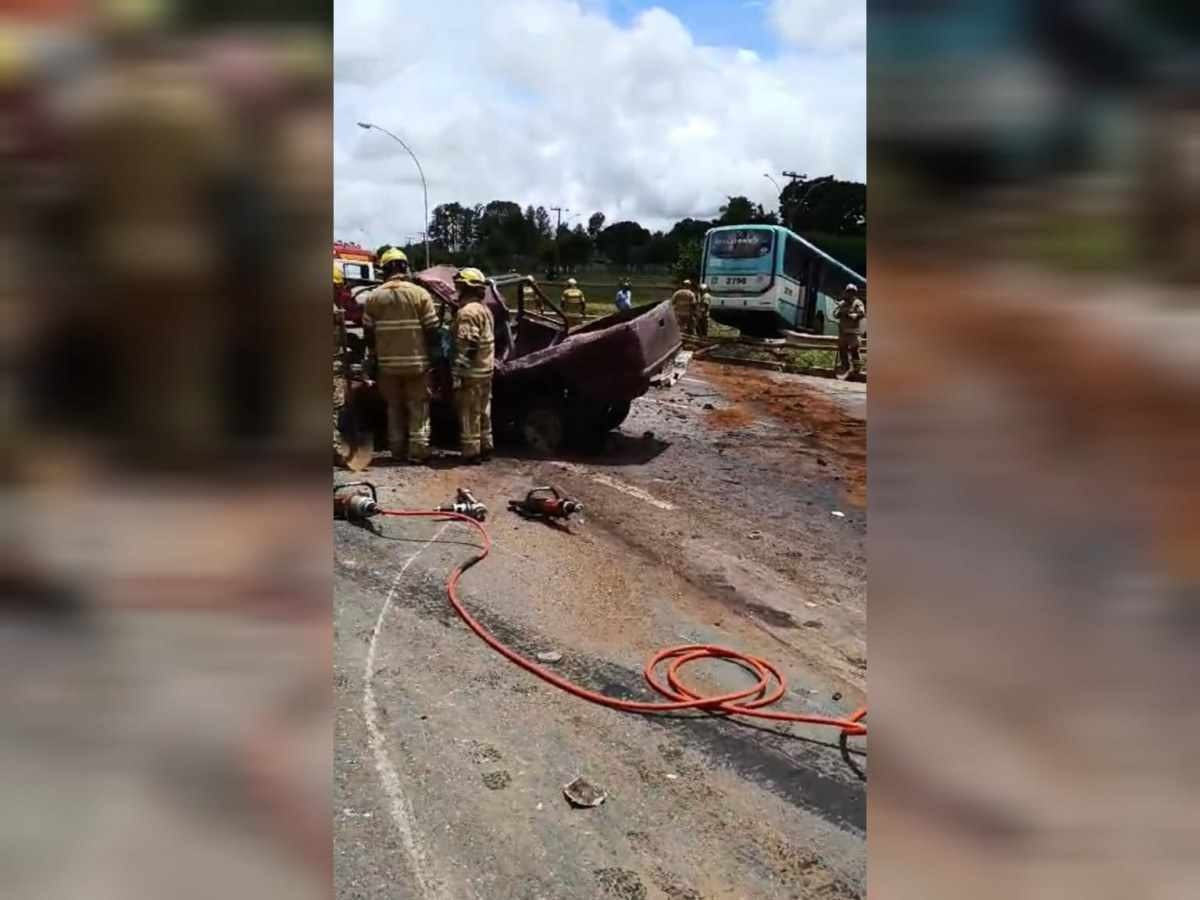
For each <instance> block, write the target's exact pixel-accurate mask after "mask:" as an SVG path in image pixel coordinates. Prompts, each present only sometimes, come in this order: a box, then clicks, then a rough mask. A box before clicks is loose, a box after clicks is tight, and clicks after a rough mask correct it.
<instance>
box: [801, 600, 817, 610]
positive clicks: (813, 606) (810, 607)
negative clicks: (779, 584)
mask: <svg viewBox="0 0 1200 900" xmlns="http://www.w3.org/2000/svg"><path fill="white" fill-rule="evenodd" d="M804 605H805V606H807V607H808V608H809V609H816V608H817V604H815V603H813V602H812V601H811V600H806V601H804Z"/></svg>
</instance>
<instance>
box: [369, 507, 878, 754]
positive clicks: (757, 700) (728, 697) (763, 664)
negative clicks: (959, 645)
mask: <svg viewBox="0 0 1200 900" xmlns="http://www.w3.org/2000/svg"><path fill="white" fill-rule="evenodd" d="M380 512H381V514H382V515H385V516H397V517H403V518H432V519H452V520H455V521H458V522H464V523H465V524H467V525H470V526H471V527H472V528H474V529H475V530H476V531H478V532H479V534H480V536H481V537H482V538H483V549H482V551H481V552H480V553H479V554H478V555H477V556H475V557H473V558H472V559H470V560H468V561H467V562H466V563H463V564H462V565H460V566H459V567H458V568H456V569H455V570H454V571H453V572H452V573H451V575H450V580H449V581H448V582H447V583H446V595H447V596H448V597H449V598H450V604H451V605H452V606H453V607H454V610H455V612H457V613H458V615H459V617H460V618H462V620H463V621H464V622H465V623H466V625H467V627H468V628H470V629H471V630H472V631H473V632H475V634H477V635H478V636H479V638H480V639H481V640H482V641H483V642H484V643H485V644H487V645H488V646H489V647H491V648H492V649H493V650H495V651H496V652H497V653H499V654H500V655H501V656H503V657H505V658H506V659H508V660H509V661H510V662H513V663H515V664H516V665H518V666H520V667H521V668H522V669H524V670H525V671H527V672H530V673H531V674H533V675H536V676H537V677H538V678H540V679H542V680H543V681H547V682H549V683H550V684H552V685H554V686H555V687H557V688H561V689H562V690H564V691H566V692H567V693H568V694H572V695H574V696H576V697H579V698H580V699H581V700H587V701H589V702H591V703H597V704H599V705H600V706H607V707H608V708H610V709H619V710H622V711H624V712H636V713H658V712H673V711H675V710H680V709H703V710H708V711H709V712H719V713H725V714H728V715H737V716H751V717H754V718H758V719H772V720H774V721H777V722H805V723H807V724H810V725H829V726H830V727H833V728H838V729H840V730H841V731H842V732H843V733H844V734H846V735H865V734H866V733H867V726H866V725H865V724H863V722H862V720H863V719H864V718H866V715H867V709H866V707H865V706H864V707H863V708H861V709H859V710H857V711H855V712H854V713H853V714H852V715H851V716H850V717H849V718H847V719H837V718H832V717H830V716H810V715H802V714H800V713H790V712H773V711H771V710H767V709H763V707H765V706H769V705H770V704H772V703H774V702H775V701H777V700H778V699H779V698H780V697H782V696H783V694H784V692H785V691H786V690H787V683H786V682H785V681H784V679H783V675H782V674H781V673H780V671H779V670H778V669H777V668H775V666H773V665H772V664H771V663H769V662H767V661H766V660H765V659H760V658H758V657H756V656H750V655H749V654H746V653H739V652H738V651H736V650H729V649H727V648H725V647H717V646H714V645H712V644H683V645H681V646H678V647H669V648H668V649H666V650H660V651H659V652H658V653H656V654H655V655H654V656H653V657H651V659H650V661H649V662H648V663H646V668H645V670H644V671H643V673H642V674H643V675H644V676H645V678H646V682H647V683H648V684H649V685H650V687H652V688H653V689H654V690H655V691H657V692H658V693H659V694H661V695H662V696H664V697H666V698H667V702H666V703H646V702H643V701H640V700H619V699H617V698H615V697H608V696H606V695H604V694H599V693H596V692H595V691H589V690H588V689H587V688H584V687H580V686H579V685H577V684H575V682H573V681H568V680H567V679H565V678H563V677H562V676H560V675H557V674H555V673H554V672H551V671H550V670H549V669H546V668H544V667H543V666H539V665H538V664H537V663H536V662H533V661H532V660H529V659H526V658H525V657H523V656H521V655H520V654H519V653H517V652H516V651H514V650H512V649H510V648H509V647H507V646H505V645H504V644H502V643H501V642H500V640H499V639H498V638H496V636H495V635H493V634H492V633H491V632H490V631H488V630H487V629H486V628H484V627H483V625H481V624H480V623H479V621H478V620H477V619H476V618H475V617H474V616H472V615H471V614H470V613H469V612H467V609H466V607H465V606H463V604H462V601H461V600H459V598H458V581H459V579H460V578H461V577H462V576H463V573H464V572H466V571H467V570H468V569H470V568H471V567H472V566H475V565H476V564H478V563H480V562H482V561H483V560H484V559H485V558H486V557H487V555H488V553H490V552H491V549H492V539H491V537H490V536H489V535H488V533H487V529H485V528H484V527H483V525H481V524H480V523H479V522H477V521H475V520H474V519H472V518H470V517H469V516H463V515H459V514H458V513H449V512H426V511H423V510H422V511H417V510H413V511H408V510H389V509H385V510H381V511H380ZM700 659H726V660H729V661H730V662H733V663H735V664H737V665H739V666H741V667H742V668H743V669H746V670H747V671H749V672H752V673H754V675H755V676H757V678H758V683H757V684H755V685H753V686H752V687H749V688H746V689H744V690H741V691H736V692H734V693H731V694H720V695H718V696H715V697H705V696H702V695H700V694H698V693H696V692H695V691H693V690H692V689H691V688H689V687H688V686H687V685H686V684H685V683H684V682H683V680H682V678H681V677H680V674H679V673H680V670H681V669H682V668H683V667H684V666H686V665H688V664H689V663H693V662H695V661H696V660H700ZM668 661H669V663H668V665H667V667H666V670H665V674H666V683H665V684H664V683H663V682H661V681H660V680H659V678H658V674H657V673H658V667H659V665H660V664H662V663H664V662H668ZM772 684H773V686H772Z"/></svg>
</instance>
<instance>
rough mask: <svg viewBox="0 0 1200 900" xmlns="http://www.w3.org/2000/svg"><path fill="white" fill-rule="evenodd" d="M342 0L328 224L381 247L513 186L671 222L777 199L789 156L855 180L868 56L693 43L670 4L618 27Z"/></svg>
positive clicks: (860, 168) (804, 167)
mask: <svg viewBox="0 0 1200 900" xmlns="http://www.w3.org/2000/svg"><path fill="white" fill-rule="evenodd" d="M394 8H395V7H394V4H393V3H391V2H389V0H342V2H339V3H338V4H337V6H336V17H337V18H336V23H335V47H336V72H335V82H336V99H335V110H334V141H335V148H334V160H335V163H334V164H335V173H336V180H337V188H336V192H335V234H337V235H338V236H339V237H342V238H348V239H351V240H360V241H363V242H364V243H367V244H369V245H375V244H378V243H382V242H384V241H387V240H397V239H400V240H403V239H404V238H405V237H406V236H407V235H410V234H413V233H415V232H417V231H420V230H421V227H422V210H421V187H420V181H419V179H418V177H417V173H416V169H415V167H414V166H413V164H412V161H411V160H410V159H409V158H408V156H407V154H405V153H404V151H403V150H402V149H401V148H400V147H399V146H397V145H396V144H395V143H394V142H392V141H391V139H390V138H388V137H387V136H386V135H383V134H381V133H379V132H377V131H370V132H367V131H363V130H361V129H359V128H357V127H356V126H355V123H356V122H357V121H359V120H368V121H373V122H376V123H378V124H379V125H381V126H383V127H385V128H390V129H392V130H393V131H395V132H396V133H397V134H399V135H400V136H401V137H402V138H403V139H404V140H405V141H406V142H407V143H408V144H409V146H411V147H412V148H413V150H414V151H415V152H416V153H417V155H418V156H419V157H420V159H421V162H422V165H423V166H424V168H425V173H426V176H427V177H428V181H429V201H430V205H431V206H436V205H437V204H438V203H444V202H449V201H452V200H458V201H460V202H463V203H480V202H486V201H488V200H493V199H500V200H515V201H517V202H518V203H520V204H522V205H527V204H533V205H535V206H536V205H544V206H547V207H549V206H565V207H568V208H569V209H571V210H572V211H578V212H581V213H582V214H583V219H582V221H586V218H587V216H588V215H590V213H591V212H592V211H593V210H597V209H599V210H602V211H603V212H604V213H605V215H606V216H607V217H608V220H609V221H610V222H612V221H616V220H618V219H621V218H634V219H637V220H638V221H640V222H642V223H643V224H645V225H647V226H648V227H652V228H662V227H669V226H670V225H671V224H672V223H673V222H674V221H675V220H676V219H679V218H682V217H684V216H711V215H714V214H715V213H716V210H717V208H718V207H719V206H720V205H721V204H722V203H723V202H724V199H725V197H726V196H727V195H730V194H746V195H747V196H750V197H751V198H752V199H754V200H755V201H757V202H761V203H763V204H764V205H766V206H768V207H770V206H773V205H774V204H775V192H774V188H772V187H771V184H770V182H768V181H767V180H766V179H764V178H763V173H764V172H771V173H772V174H773V175H775V177H776V178H777V179H778V177H779V176H778V173H779V171H780V170H782V169H784V168H791V169H796V170H798V171H801V172H808V173H809V174H824V173H827V172H833V173H835V174H837V175H839V176H842V177H847V178H856V179H862V178H864V177H865V170H866V162H865V144H866V140H865V137H866V136H865V127H866V111H865V110H866V103H865V95H866V85H865V63H864V60H863V58H862V55H861V54H853V53H850V54H847V53H845V52H836V53H825V54H822V53H815V52H803V53H801V52H790V51H789V52H788V53H785V54H784V55H783V56H780V57H777V58H770V59H768V58H761V57H760V56H758V55H757V54H754V53H749V52H746V51H744V50H738V49H737V48H734V47H727V48H718V47H712V46H702V45H698V44H697V43H696V42H695V40H694V39H693V38H692V36H691V34H690V32H689V31H688V29H687V28H686V27H685V26H684V24H683V23H682V22H680V21H679V19H678V18H676V17H675V16H673V15H672V14H670V13H668V12H666V11H664V10H661V9H651V10H648V11H645V12H643V13H641V14H640V15H639V16H638V17H637V18H635V19H634V21H633V22H632V24H631V25H630V26H629V27H628V28H621V27H618V26H616V25H615V24H613V23H612V21H610V20H609V19H608V18H607V17H606V16H605V15H604V13H603V8H602V6H601V5H600V4H596V3H587V4H582V5H581V4H580V3H578V2H571V0H510V2H505V3H494V2H489V0H443V2H441V3H435V4H425V5H422V6H420V7H418V6H415V5H412V4H405V11H404V16H403V17H402V20H401V21H400V22H399V24H398V25H396V24H395V23H394V19H395V13H394Z"/></svg>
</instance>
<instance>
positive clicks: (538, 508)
mask: <svg viewBox="0 0 1200 900" xmlns="http://www.w3.org/2000/svg"><path fill="white" fill-rule="evenodd" d="M508 508H509V509H510V510H512V511H513V512H515V513H516V514H517V515H519V516H524V517H525V518H527V519H570V518H571V516H573V515H574V514H575V513H582V512H583V504H582V503H580V502H579V501H578V500H574V499H572V498H570V497H566V496H564V495H563V494H562V493H561V492H560V491H559V490H558V488H556V487H551V486H547V487H536V488H534V489H533V490H532V491H530V492H529V493H528V494H526V495H525V499H524V500H509V501H508Z"/></svg>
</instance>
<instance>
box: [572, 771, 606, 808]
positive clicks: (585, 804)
mask: <svg viewBox="0 0 1200 900" xmlns="http://www.w3.org/2000/svg"><path fill="white" fill-rule="evenodd" d="M563 796H565V797H566V798H567V800H569V801H570V802H571V805H572V806H577V807H579V808H580V809H591V808H592V807H595V806H599V805H600V804H601V803H603V802H604V801H605V800H607V799H608V795H607V794H605V793H603V792H602V791H601V790H600V789H599V788H598V787H596V786H595V785H594V784H592V783H591V782H589V781H588V780H587V779H585V778H576V779H575V780H574V781H572V782H571V783H570V784H564V785H563Z"/></svg>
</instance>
